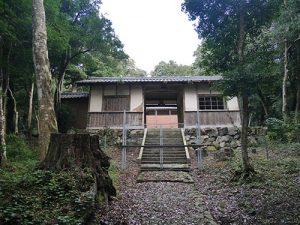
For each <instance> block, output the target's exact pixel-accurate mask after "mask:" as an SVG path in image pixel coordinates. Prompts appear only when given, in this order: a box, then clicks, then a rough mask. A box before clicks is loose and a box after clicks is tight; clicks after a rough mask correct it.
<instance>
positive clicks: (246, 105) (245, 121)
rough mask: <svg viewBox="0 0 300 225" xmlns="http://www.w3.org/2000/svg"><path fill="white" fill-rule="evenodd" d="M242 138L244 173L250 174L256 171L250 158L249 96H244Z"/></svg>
mask: <svg viewBox="0 0 300 225" xmlns="http://www.w3.org/2000/svg"><path fill="white" fill-rule="evenodd" d="M242 110H243V118H242V136H241V145H242V159H243V166H244V172H245V173H246V174H248V173H249V172H252V171H254V170H253V167H252V166H251V164H250V160H249V156H248V121H249V98H248V96H246V95H244V96H242Z"/></svg>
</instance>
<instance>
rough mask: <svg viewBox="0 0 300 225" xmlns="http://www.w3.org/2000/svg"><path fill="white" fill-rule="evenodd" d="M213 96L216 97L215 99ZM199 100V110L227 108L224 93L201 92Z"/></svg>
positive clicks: (222, 109) (223, 109)
mask: <svg viewBox="0 0 300 225" xmlns="http://www.w3.org/2000/svg"><path fill="white" fill-rule="evenodd" d="M201 98H203V100H202V99H201ZM213 98H216V99H215V100H213ZM197 100H198V102H197V108H198V109H199V111H225V110H226V109H227V106H226V101H225V99H224V97H223V96H222V95H218V94H211V95H209V94H205V95H203V94H201V95H198V98H197ZM221 102H222V103H221Z"/></svg>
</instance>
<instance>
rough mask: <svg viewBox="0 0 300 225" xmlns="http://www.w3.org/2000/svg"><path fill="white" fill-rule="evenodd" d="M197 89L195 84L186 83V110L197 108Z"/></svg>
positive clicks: (184, 96) (184, 101)
mask: <svg viewBox="0 0 300 225" xmlns="http://www.w3.org/2000/svg"><path fill="white" fill-rule="evenodd" d="M197 102H198V100H197V91H196V86H195V85H186V86H185V87H184V95H183V104H184V110H185V111H196V110H197V104H198V103H197Z"/></svg>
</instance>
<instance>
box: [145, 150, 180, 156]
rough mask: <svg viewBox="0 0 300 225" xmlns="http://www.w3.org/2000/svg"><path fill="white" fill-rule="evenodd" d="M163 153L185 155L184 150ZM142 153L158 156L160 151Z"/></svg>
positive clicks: (164, 153)
mask: <svg viewBox="0 0 300 225" xmlns="http://www.w3.org/2000/svg"><path fill="white" fill-rule="evenodd" d="M162 154H163V155H167V156H184V157H185V152H183V151H182V152H163V153H162ZM144 155H153V156H159V155H160V152H144Z"/></svg>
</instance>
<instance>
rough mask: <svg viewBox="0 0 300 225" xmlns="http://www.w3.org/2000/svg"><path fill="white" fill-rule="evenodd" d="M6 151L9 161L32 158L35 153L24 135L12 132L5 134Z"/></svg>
mask: <svg viewBox="0 0 300 225" xmlns="http://www.w3.org/2000/svg"><path fill="white" fill-rule="evenodd" d="M6 152H7V158H8V159H9V160H10V161H25V160H29V159H34V158H35V157H36V155H37V154H36V152H34V151H33V150H32V149H30V148H29V146H28V144H27V143H26V140H25V138H24V137H22V136H18V135H14V134H10V135H7V139H6Z"/></svg>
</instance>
